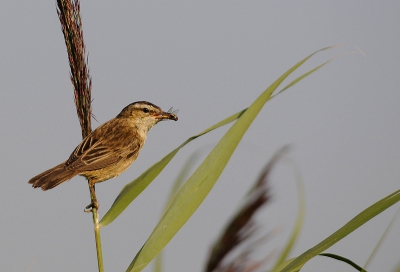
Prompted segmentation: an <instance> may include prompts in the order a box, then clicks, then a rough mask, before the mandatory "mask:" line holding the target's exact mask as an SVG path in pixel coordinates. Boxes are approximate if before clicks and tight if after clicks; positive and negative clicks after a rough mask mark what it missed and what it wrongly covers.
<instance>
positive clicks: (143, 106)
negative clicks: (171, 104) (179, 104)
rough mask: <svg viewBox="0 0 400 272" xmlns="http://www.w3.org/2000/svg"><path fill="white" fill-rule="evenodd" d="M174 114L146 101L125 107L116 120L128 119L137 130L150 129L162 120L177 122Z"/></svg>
mask: <svg viewBox="0 0 400 272" xmlns="http://www.w3.org/2000/svg"><path fill="white" fill-rule="evenodd" d="M175 113H176V111H175V112H170V111H168V112H165V111H163V110H162V109H161V108H160V107H158V106H156V105H154V104H152V103H150V102H146V101H138V102H134V103H132V104H129V105H128V106H126V107H125V108H124V109H123V110H122V111H121V112H120V114H118V116H117V118H129V119H130V120H132V122H133V123H134V124H135V126H136V127H137V128H141V129H144V130H147V131H148V130H149V129H151V128H152V127H153V126H154V125H155V124H157V123H158V122H160V121H162V120H168V119H169V120H174V121H178V117H177V116H176V114H175Z"/></svg>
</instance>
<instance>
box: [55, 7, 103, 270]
mask: <svg viewBox="0 0 400 272" xmlns="http://www.w3.org/2000/svg"><path fill="white" fill-rule="evenodd" d="M57 14H58V18H59V19H60V23H61V30H62V32H63V34H64V40H65V45H66V47H67V52H68V60H69V66H70V79H71V83H72V86H73V88H74V100H75V106H76V112H77V114H78V118H79V123H80V126H81V130H82V138H85V137H86V136H87V135H89V134H90V132H91V131H92V129H91V116H92V108H91V102H92V99H91V90H92V79H91V77H90V75H89V69H88V66H87V62H88V60H87V57H86V54H85V43H84V40H83V26H82V20H81V15H80V3H79V0H57ZM90 198H91V199H92V200H93V198H94V196H93V195H92V193H91V194H90ZM91 212H92V217H93V225H94V236H95V241H96V253H97V263H98V269H99V272H103V271H104V269H103V257H102V250H101V240H100V227H99V219H98V211H97V209H95V208H93V209H91Z"/></svg>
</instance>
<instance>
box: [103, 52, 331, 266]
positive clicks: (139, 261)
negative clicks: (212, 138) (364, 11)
mask: <svg viewBox="0 0 400 272" xmlns="http://www.w3.org/2000/svg"><path fill="white" fill-rule="evenodd" d="M329 48H332V47H327V48H324V49H321V50H318V51H316V52H314V53H313V54H311V55H309V56H308V57H306V58H304V59H303V60H301V61H300V62H298V63H297V64H296V65H294V66H293V67H292V68H290V69H289V70H288V71H287V72H285V73H284V74H283V75H282V76H280V77H279V78H278V79H277V80H276V81H275V82H274V83H272V84H271V85H270V86H269V87H268V88H267V89H266V90H265V91H264V92H263V93H262V94H261V95H260V96H259V97H258V98H257V99H256V100H255V101H254V102H253V103H252V104H251V105H250V107H249V108H248V109H247V110H246V111H245V112H244V113H243V114H242V115H241V116H240V118H239V119H238V120H237V121H236V122H235V123H234V124H233V125H232V127H231V128H230V129H229V130H228V131H227V132H226V133H225V135H224V136H223V137H222V139H221V140H220V141H219V142H218V144H217V145H216V146H215V147H214V149H213V150H212V151H211V152H210V154H209V155H208V156H207V157H206V158H205V160H204V161H203V162H202V164H201V165H200V166H199V167H198V168H197V169H196V171H195V172H194V173H193V174H192V176H190V177H189V179H188V180H187V181H186V183H185V184H184V185H183V186H182V188H181V189H180V190H179V192H178V193H177V195H176V196H175V197H174V199H173V200H172V203H171V205H170V206H169V208H168V210H167V211H166V212H165V213H164V215H163V217H162V218H161V220H160V221H159V223H158V224H157V226H156V227H155V228H154V230H153V232H152V234H151V235H150V237H149V238H148V240H147V241H146V243H145V244H144V245H143V247H142V248H141V250H140V251H139V252H138V254H137V255H136V257H135V258H134V259H133V261H132V262H131V264H130V266H129V267H128V269H127V271H141V270H142V269H143V268H144V267H145V266H146V265H147V264H148V263H149V262H150V261H151V260H152V259H153V258H154V257H155V256H156V255H157V254H158V253H159V252H160V251H161V250H162V249H163V248H164V246H165V245H166V244H167V243H168V242H169V241H170V240H171V239H172V237H173V236H174V235H175V234H176V233H177V232H178V230H179V229H180V228H181V227H182V226H183V225H184V224H185V223H186V221H187V220H188V219H189V218H190V217H191V216H192V214H193V213H194V212H195V211H196V209H197V208H198V207H199V206H200V204H201V203H202V202H203V200H204V198H205V197H206V196H207V194H208V193H209V192H210V190H211V189H212V187H213V186H214V184H215V182H216V181H217V180H218V178H219V176H220V175H221V173H222V171H223V169H224V168H225V166H226V164H227V163H228V161H229V159H230V157H231V155H232V153H233V151H234V150H235V148H236V147H237V145H238V144H239V142H240V140H241V139H242V137H243V135H244V133H245V132H246V131H247V129H248V128H249V126H250V125H251V123H252V122H253V121H254V119H255V118H256V116H257V115H258V113H259V112H260V110H261V109H262V107H263V106H264V104H265V103H266V102H267V101H268V100H270V99H271V96H272V94H273V93H274V91H275V90H276V89H277V88H278V86H279V85H280V84H281V83H282V81H283V80H284V79H286V78H287V77H288V76H289V75H290V74H291V73H292V72H294V71H295V70H296V69H297V68H299V67H300V66H301V65H302V64H303V63H304V62H306V61H307V60H308V59H309V58H311V57H312V56H313V55H314V54H316V53H317V52H320V51H322V50H326V49H329ZM326 63H327V62H325V63H324V64H326ZM324 64H322V65H324ZM322 65H320V66H319V67H318V68H320V67H322ZM315 70H316V69H313V70H311V71H312V72H314V71H315ZM309 74H310V72H308V73H306V75H309ZM302 78H304V75H303V76H300V77H299V78H298V79H295V80H294V81H295V82H297V81H299V80H300V79H302ZM289 85H290V84H289ZM290 86H291V85H290ZM290 86H289V87H290ZM176 152H177V151H176ZM176 152H175V153H176ZM170 154H171V153H170ZM167 156H168V155H167ZM171 158H172V157H171ZM124 189H125V188H124ZM116 201H118V199H117V200H116ZM111 209H112V208H111ZM111 209H110V210H111Z"/></svg>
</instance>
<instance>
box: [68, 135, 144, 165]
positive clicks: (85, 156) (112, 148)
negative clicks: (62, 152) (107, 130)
mask: <svg viewBox="0 0 400 272" xmlns="http://www.w3.org/2000/svg"><path fill="white" fill-rule="evenodd" d="M96 132H97V131H94V132H93V133H92V134H90V135H89V136H88V137H86V138H85V139H84V140H83V141H82V142H81V143H80V144H79V145H78V146H77V147H76V148H75V150H74V151H73V152H72V154H71V156H70V157H69V159H68V160H67V163H66V167H67V168H69V169H75V170H79V171H80V172H81V171H91V170H98V169H101V168H104V167H107V166H110V165H112V164H115V163H117V162H118V161H120V160H121V159H122V158H123V157H124V156H126V155H127V153H128V154H129V153H130V152H132V151H133V150H135V149H137V148H136V147H135V146H138V143H136V142H137V141H135V139H134V138H132V135H122V134H131V133H130V132H129V130H128V131H127V133H122V134H121V131H119V133H118V136H117V135H115V134H114V135H113V133H111V137H110V135H107V136H106V135H104V134H100V133H96ZM113 136H114V137H113ZM121 139H129V141H123V140H121Z"/></svg>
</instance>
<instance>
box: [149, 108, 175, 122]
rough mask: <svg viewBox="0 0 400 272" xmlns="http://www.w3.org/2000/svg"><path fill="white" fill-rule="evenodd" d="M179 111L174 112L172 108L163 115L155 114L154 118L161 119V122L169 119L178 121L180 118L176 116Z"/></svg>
mask: <svg viewBox="0 0 400 272" xmlns="http://www.w3.org/2000/svg"><path fill="white" fill-rule="evenodd" d="M178 111H179V110H174V111H172V108H170V109H169V110H168V111H167V112H165V111H163V112H162V113H161V114H154V117H155V118H156V119H160V121H162V120H167V119H169V120H174V121H178V116H176V114H177V113H178Z"/></svg>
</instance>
